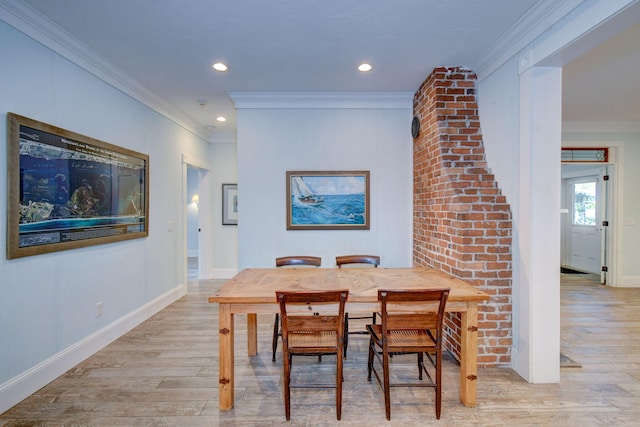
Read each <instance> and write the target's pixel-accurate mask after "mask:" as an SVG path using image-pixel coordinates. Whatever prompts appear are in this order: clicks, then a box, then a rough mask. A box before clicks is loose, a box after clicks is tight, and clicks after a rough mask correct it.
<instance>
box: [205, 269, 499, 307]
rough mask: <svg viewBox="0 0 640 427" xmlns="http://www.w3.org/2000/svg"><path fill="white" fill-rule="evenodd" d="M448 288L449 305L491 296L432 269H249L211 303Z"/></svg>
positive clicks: (353, 297) (371, 296)
mask: <svg viewBox="0 0 640 427" xmlns="http://www.w3.org/2000/svg"><path fill="white" fill-rule="evenodd" d="M428 288H449V289H450V290H451V291H450V293H449V299H448V301H449V302H450V303H454V302H468V301H477V302H480V301H484V300H488V299H489V295H488V294H487V293H485V292H483V291H481V290H479V289H477V288H474V287H473V286H471V285H469V284H468V283H466V282H464V281H463V280H460V279H457V278H454V277H452V276H449V275H447V274H446V273H443V272H441V271H439V270H435V269H432V268H279V269H277V268H249V269H246V270H242V271H241V272H240V273H238V274H237V275H236V276H235V277H233V278H232V279H231V280H229V281H228V282H227V283H226V284H225V285H224V286H223V287H222V288H221V289H220V291H218V292H216V293H215V294H214V295H212V296H210V297H209V302H217V303H227V304H234V303H235V304H238V303H240V304H275V303H276V297H275V292H276V291H277V290H289V291H295V290H300V291H306V290H318V289H323V290H331V289H349V300H348V301H349V302H377V301H378V289H428Z"/></svg>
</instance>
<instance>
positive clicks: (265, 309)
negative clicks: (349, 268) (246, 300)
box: [228, 302, 467, 314]
mask: <svg viewBox="0 0 640 427" xmlns="http://www.w3.org/2000/svg"><path fill="white" fill-rule="evenodd" d="M228 305H229V307H230V309H231V313H233V314H247V313H257V314H265V313H266V314H275V313H280V306H279V305H278V304H276V303H275V302H274V303H256V304H233V303H231V304H228ZM345 311H346V312H347V313H371V312H374V311H380V304H379V303H376V302H351V303H350V302H347V304H346V306H345ZM406 311H407V312H414V311H415V308H414V307H411V306H410V305H408V306H407V307H406ZM445 311H447V312H450V313H461V312H465V311H467V302H448V303H447V307H446V309H445Z"/></svg>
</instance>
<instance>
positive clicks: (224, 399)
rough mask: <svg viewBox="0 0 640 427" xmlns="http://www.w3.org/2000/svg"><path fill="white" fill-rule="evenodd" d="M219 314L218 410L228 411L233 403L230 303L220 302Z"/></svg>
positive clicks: (231, 316)
mask: <svg viewBox="0 0 640 427" xmlns="http://www.w3.org/2000/svg"><path fill="white" fill-rule="evenodd" d="M218 315H219V320H218V322H219V327H220V328H219V330H218V335H219V340H220V342H219V351H220V374H219V379H218V387H219V389H218V390H219V400H220V410H221V411H228V410H230V409H232V408H233V403H234V379H233V374H234V372H233V371H234V366H233V357H234V354H233V350H234V348H233V347H234V345H233V334H234V329H233V313H232V312H231V305H230V304H220V310H219V312H218Z"/></svg>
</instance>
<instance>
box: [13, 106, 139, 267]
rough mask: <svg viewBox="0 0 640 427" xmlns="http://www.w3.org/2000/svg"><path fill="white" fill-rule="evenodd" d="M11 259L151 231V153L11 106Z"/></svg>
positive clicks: (125, 237)
mask: <svg viewBox="0 0 640 427" xmlns="http://www.w3.org/2000/svg"><path fill="white" fill-rule="evenodd" d="M7 165H8V167H7V174H8V177H7V178H8V179H7V182H8V191H7V195H8V200H7V206H8V209H7V210H8V214H7V259H13V258H20V257H25V256H31V255H39V254H44V253H49V252H56V251H63V250H68V249H77V248H82V247H86V246H92V245H99V244H104V243H111V242H119V241H123V240H130V239H138V238H143V237H147V236H148V235H149V156H148V155H146V154H142V153H138V152H136V151H133V150H129V149H126V148H123V147H119V146H116V145H113V144H109V143H106V142H104V141H100V140H97V139H94V138H90V137H88V136H84V135H80V134H78V133H75V132H72V131H69V130H65V129H61V128H58V127H56V126H53V125H49V124H46V123H42V122H39V121H37V120H33V119H30V118H27V117H23V116H20V115H17V114H14V113H7Z"/></svg>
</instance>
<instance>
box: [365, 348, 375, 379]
mask: <svg viewBox="0 0 640 427" xmlns="http://www.w3.org/2000/svg"><path fill="white" fill-rule="evenodd" d="M374 345H375V344H374V342H373V338H369V358H368V359H367V381H371V371H372V370H373V355H374V347H373V346H374Z"/></svg>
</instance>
